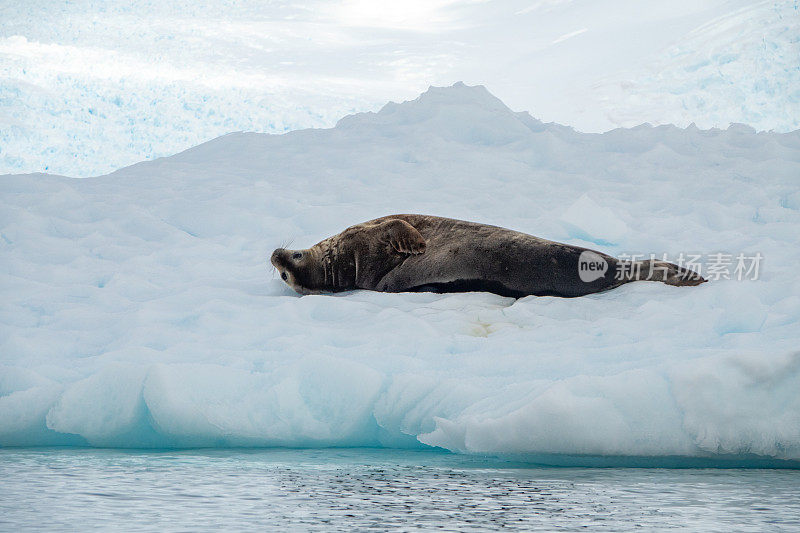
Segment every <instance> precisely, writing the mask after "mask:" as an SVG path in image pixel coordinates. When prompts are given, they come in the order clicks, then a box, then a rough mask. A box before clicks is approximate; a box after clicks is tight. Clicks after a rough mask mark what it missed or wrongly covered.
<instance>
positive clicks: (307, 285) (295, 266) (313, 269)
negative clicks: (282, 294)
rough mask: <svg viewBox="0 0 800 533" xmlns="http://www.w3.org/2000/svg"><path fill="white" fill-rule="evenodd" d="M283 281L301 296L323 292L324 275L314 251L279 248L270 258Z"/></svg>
mask: <svg viewBox="0 0 800 533" xmlns="http://www.w3.org/2000/svg"><path fill="white" fill-rule="evenodd" d="M270 262H271V263H272V266H274V267H275V268H276V269H277V270H278V273H279V274H280V275H281V279H282V280H283V281H285V282H286V284H287V285H289V286H290V287H291V288H292V289H294V290H295V291H297V292H298V293H300V294H318V293H320V292H322V281H323V279H322V278H323V277H324V273H323V272H322V269H321V267H320V262H319V261H318V260H317V258H316V257H315V253H314V251H313V250H311V249H308V250H287V249H286V248H278V249H277V250H275V251H274V252H272V257H271V258H270Z"/></svg>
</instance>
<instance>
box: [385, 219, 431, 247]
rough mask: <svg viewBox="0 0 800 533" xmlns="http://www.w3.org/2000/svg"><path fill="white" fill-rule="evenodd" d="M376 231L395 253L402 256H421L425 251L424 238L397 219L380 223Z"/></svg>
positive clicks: (411, 227) (414, 229) (412, 227)
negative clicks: (381, 234)
mask: <svg viewBox="0 0 800 533" xmlns="http://www.w3.org/2000/svg"><path fill="white" fill-rule="evenodd" d="M378 230H379V231H381V232H382V233H383V240H384V242H386V243H387V244H388V245H389V246H391V247H392V249H393V250H394V251H396V252H400V253H402V254H421V253H423V252H424V251H425V246H426V244H425V238H424V237H423V236H422V234H421V233H420V232H419V231H417V228H415V227H414V226H412V225H411V224H409V223H408V222H406V221H405V220H400V219H399V218H393V219H392V220H387V221H385V222H381V223H380V224H379V225H378Z"/></svg>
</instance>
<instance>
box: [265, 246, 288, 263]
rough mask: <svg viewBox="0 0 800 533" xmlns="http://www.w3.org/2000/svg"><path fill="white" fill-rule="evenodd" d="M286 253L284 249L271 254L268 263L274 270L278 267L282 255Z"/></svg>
mask: <svg viewBox="0 0 800 533" xmlns="http://www.w3.org/2000/svg"><path fill="white" fill-rule="evenodd" d="M285 252H286V249H285V248H278V249H276V250H275V251H274V252H272V257H270V259H269V262H270V263H272V266H274V267H275V268H278V267H280V266H281V265H280V260H281V258H282V257H283V255H284V253H285Z"/></svg>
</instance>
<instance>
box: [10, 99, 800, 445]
mask: <svg viewBox="0 0 800 533" xmlns="http://www.w3.org/2000/svg"><path fill="white" fill-rule="evenodd" d="M799 179H800V132H798V131H795V132H792V133H763V132H762V133H756V132H755V131H754V130H753V129H751V128H749V127H746V126H741V125H733V126H731V127H730V128H728V129H725V130H718V129H712V130H701V129H698V128H696V127H694V126H690V127H688V128H685V129H681V128H678V127H674V126H660V127H650V126H647V125H644V126H639V127H636V128H632V129H617V130H613V131H610V132H607V133H605V134H586V133H578V132H576V131H574V130H572V129H570V128H568V127H564V126H560V125H558V124H552V123H547V124H546V123H542V122H540V121H538V120H536V119H534V118H532V117H531V116H530V115H528V114H527V113H515V112H512V111H510V110H509V109H508V108H507V107H506V106H505V105H504V104H503V103H502V102H501V101H500V100H498V99H497V98H495V97H494V96H492V95H491V94H490V93H489V92H488V91H487V90H486V89H484V88H483V87H480V86H476V87H470V86H466V85H463V84H456V85H455V86H452V87H447V88H435V87H434V88H431V89H429V90H428V91H427V92H425V93H424V94H422V95H421V96H420V97H419V98H417V99H416V100H414V101H409V102H405V103H402V104H395V103H390V104H387V105H386V106H385V107H384V108H383V109H382V110H381V111H380V112H378V113H365V114H357V115H352V116H348V117H345V118H343V119H342V120H340V121H339V123H338V124H337V126H336V127H335V128H332V129H308V130H301V131H293V132H290V133H287V134H284V135H266V134H256V133H234V134H230V135H225V136H223V137H220V138H218V139H215V140H213V141H210V142H207V143H205V144H202V145H200V146H197V147H195V148H192V149H190V150H187V151H185V152H182V153H180V154H177V155H175V156H172V157H168V158H162V159H157V160H154V161H149V162H143V163H139V164H136V165H133V166H130V167H127V168H124V169H122V170H119V171H117V172H114V173H112V174H109V175H107V176H102V177H98V178H90V179H74V178H68V177H61V176H50V175H42V174H36V175H7V176H2V178H0V201H1V202H2V203H0V247H1V248H2V258H3V260H2V263H0V287H2V294H3V300H2V305H1V306H0V364H1V365H2V366H1V367H0V445H3V446H12V445H55V444H75V445H90V446H125V447H148V446H157V447H169V446H354V445H364V446H388V447H419V446H439V447H443V448H446V449H448V450H453V451H456V452H464V453H479V454H499V455H504V454H513V455H520V456H526V457H536V458H538V460H541V458H542V457H548V456H549V457H557V456H562V455H571V456H606V457H610V456H622V457H633V456H655V457H666V456H682V457H692V458H697V457H712V458H729V457H739V458H741V457H762V458H772V459H789V460H795V461H797V460H800V394H798V391H799V390H800V345H799V344H798V341H800V292H799V289H798V287H800V283H798V281H797V265H798V262H800V249H798V246H797V235H798V234H799V233H800V187H798V185H799V184H800V182H799V181H798V180H799ZM400 212H421V213H429V214H435V215H441V216H449V217H454V218H462V219H467V220H475V221H480V222H484V223H490V224H497V225H501V226H505V227H509V228H513V229H517V230H521V231H525V232H528V233H531V234H534V235H538V236H542V237H545V238H549V239H553V240H559V241H565V242H570V243H573V244H577V245H583V246H589V247H592V248H596V249H600V250H602V251H605V252H608V253H611V254H615V255H620V254H624V253H651V252H652V253H658V254H661V253H668V254H669V255H670V257H676V256H677V255H678V254H680V253H682V252H683V253H687V254H688V253H700V254H712V253H717V252H723V253H729V254H738V253H746V254H749V255H750V254H755V253H760V254H761V255H762V256H763V258H764V259H763V263H762V264H761V270H760V273H759V274H760V275H759V279H758V280H742V281H739V280H735V279H732V280H725V279H721V280H715V281H711V282H710V283H706V284H704V285H702V286H699V287H691V288H676V287H670V286H666V285H664V284H660V283H634V284H630V285H626V286H623V287H621V288H619V289H616V290H613V291H610V292H607V293H602V294H596V295H591V296H587V297H583V298H577V299H560V298H549V297H542V298H536V297H529V298H524V299H520V300H516V301H515V300H513V299H509V298H503V297H499V296H495V295H492V294H484V293H465V294H450V295H437V294H428V293H421V294H382V293H374V292H366V291H357V292H351V293H344V294H338V295H319V296H305V297H299V296H298V295H296V294H294V293H293V292H292V291H291V289H289V288H288V287H287V286H286V285H285V284H284V283H283V282H282V281H281V280H280V279H279V278H277V277H276V276H275V274H274V272H273V271H272V270H271V268H270V267H269V265H268V258H269V255H270V253H271V251H272V250H273V249H274V248H275V247H278V246H280V245H285V244H287V243H289V242H291V243H292V246H294V247H297V248H301V247H306V246H309V245H312V244H314V243H315V242H317V241H318V240H320V239H322V238H324V237H327V236H329V235H331V234H333V233H336V232H338V231H340V230H342V229H343V228H345V227H347V226H349V225H351V224H354V223H358V222H361V221H364V220H368V219H371V218H375V217H378V216H382V215H386V214H390V213H400Z"/></svg>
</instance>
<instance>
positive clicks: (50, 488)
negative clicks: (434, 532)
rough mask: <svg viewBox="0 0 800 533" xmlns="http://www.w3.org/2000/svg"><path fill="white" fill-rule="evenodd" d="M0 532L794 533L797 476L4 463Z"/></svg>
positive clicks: (143, 457) (296, 453)
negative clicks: (659, 532) (499, 532)
mask: <svg viewBox="0 0 800 533" xmlns="http://www.w3.org/2000/svg"><path fill="white" fill-rule="evenodd" d="M0 480H2V481H0V483H1V484H2V485H1V487H2V489H1V490H0V529H2V530H4V531H24V530H42V529H46V530H51V531H52V530H87V529H95V528H102V529H109V528H115V529H118V530H127V531H132V530H160V531H187V530H191V531H210V530H219V529H228V530H231V529H235V530H276V531H277V530H281V531H286V530H326V531H333V530H340V531H353V530H365V529H375V530H382V529H390V528H396V529H403V530H420V529H437V528H443V527H444V528H446V529H449V530H455V529H457V530H462V531H464V530H468V531H472V530H490V529H491V530H495V529H499V528H503V529H504V530H510V531H514V530H526V531H530V530H550V531H552V530H565V531H572V530H578V529H586V528H589V529H590V530H593V531H597V530H600V531H620V530H628V529H642V528H644V529H648V530H649V529H654V528H658V529H666V528H678V527H691V528H693V529H695V530H708V531H731V530H737V531H763V530H767V529H769V530H787V531H788V530H796V529H797V528H800V496H798V495H800V471H796V470H755V469H750V470H744V469H729V470H723V469H672V470H671V469H656V468H654V469H647V468H546V467H531V466H529V465H528V466H526V465H520V464H515V463H511V462H503V461H499V460H495V459H483V458H474V457H463V456H457V455H452V454H448V453H440V452H432V451H393V450H372V449H325V450H244V451H243V450H200V451H198V450H191V451H165V452H143V451H121V450H97V449H4V450H0Z"/></svg>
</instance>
